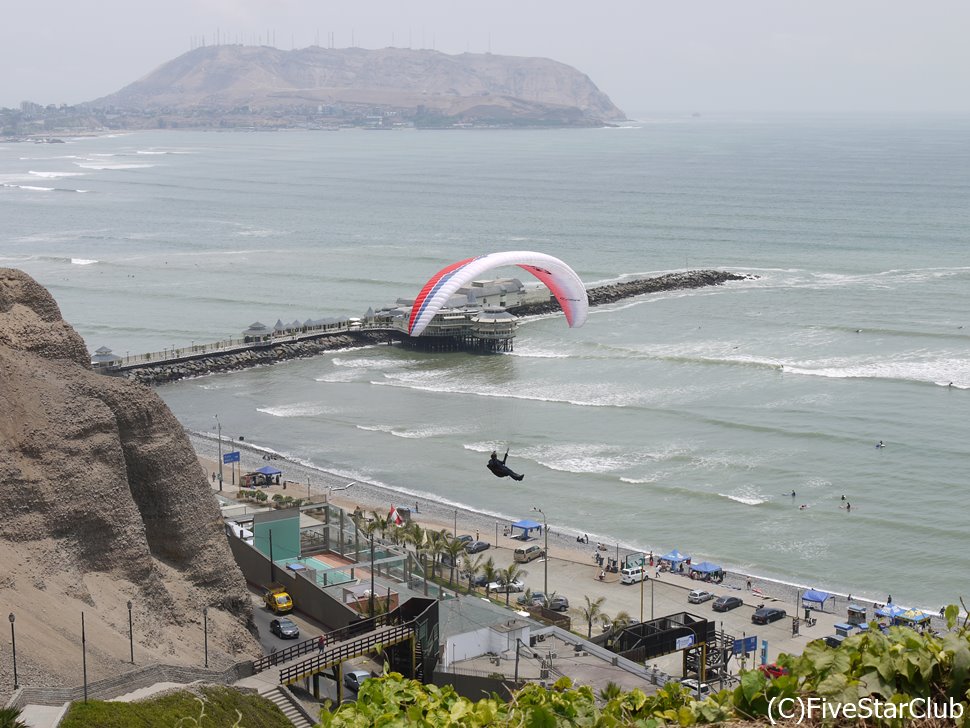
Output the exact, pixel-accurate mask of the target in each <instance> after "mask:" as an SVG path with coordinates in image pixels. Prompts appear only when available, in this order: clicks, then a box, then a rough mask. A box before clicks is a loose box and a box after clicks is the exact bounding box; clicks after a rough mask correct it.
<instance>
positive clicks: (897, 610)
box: [876, 603, 909, 621]
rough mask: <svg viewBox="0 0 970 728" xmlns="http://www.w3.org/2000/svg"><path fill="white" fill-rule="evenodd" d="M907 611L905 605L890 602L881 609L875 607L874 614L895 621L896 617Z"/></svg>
mask: <svg viewBox="0 0 970 728" xmlns="http://www.w3.org/2000/svg"><path fill="white" fill-rule="evenodd" d="M907 611H909V610H907V609H906V607H897V606H896V605H895V604H892V603H890V604H887V605H886V606H884V607H882V608H881V609H877V610H876V614H877V615H878V616H880V617H889V618H890V619H891V620H893V621H895V620H896V617H898V616H899V615H900V614H903V613H904V612H907Z"/></svg>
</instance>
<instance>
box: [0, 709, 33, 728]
mask: <svg viewBox="0 0 970 728" xmlns="http://www.w3.org/2000/svg"><path fill="white" fill-rule="evenodd" d="M20 713H21V709H20V708H0V728H27V724H26V723H25V722H24V721H22V720H21V719H20Z"/></svg>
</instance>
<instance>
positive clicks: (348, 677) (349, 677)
mask: <svg viewBox="0 0 970 728" xmlns="http://www.w3.org/2000/svg"><path fill="white" fill-rule="evenodd" d="M369 679H370V673H369V672H367V670H348V671H347V672H345V673H344V686H346V687H347V688H348V689H349V690H353V691H354V692H355V693H356V692H357V691H358V690H360V686H361V685H363V684H364V680H369Z"/></svg>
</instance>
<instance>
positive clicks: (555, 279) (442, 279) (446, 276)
mask: <svg viewBox="0 0 970 728" xmlns="http://www.w3.org/2000/svg"><path fill="white" fill-rule="evenodd" d="M509 265H517V266H519V267H520V268H522V269H523V270H525V271H528V272H529V273H531V274H532V275H534V276H535V277H536V278H538V279H539V280H540V281H542V283H544V284H545V285H546V287H547V288H548V289H549V290H550V291H551V292H552V295H553V296H554V297H555V299H556V300H557V301H558V302H559V305H560V306H561V307H562V310H563V313H564V314H565V315H566V322H567V323H568V324H569V325H570V327H578V326H582V325H583V324H584V323H585V322H586V315H587V313H588V310H589V298H588V297H587V295H586V286H585V285H583V282H582V280H580V278H579V276H578V275H576V272H575V271H574V270H573V269H572V268H570V267H569V266H568V265H566V264H565V263H563V262H562V261H561V260H559V259H558V258H554V257H553V256H551V255H546V254H545V253H535V252H532V251H529V250H511V251H508V252H504V253H489V254H488V255H480V256H478V257H476V258H466V259H465V260H460V261H458V262H457V263H452V264H451V265H448V266H445V267H444V268H442V269H441V270H440V271H438V272H437V273H435V274H434V275H433V276H432V277H431V279H430V280H429V281H428V282H427V283H425V284H424V287H422V288H421V292H420V293H419V294H418V296H417V298H416V299H415V300H414V305H413V306H412V307H411V318H410V321H409V322H408V333H409V334H410V335H411V336H420V335H421V332H422V331H424V329H425V327H426V326H427V325H428V324H429V323H431V320H432V319H433V318H434V317H435V314H436V313H438V311H439V310H440V309H441V307H442V306H444V305H445V303H447V301H448V299H449V298H451V297H452V296H453V295H454V294H455V292H456V291H457V290H458V289H459V288H461V287H462V286H465V285H467V284H468V283H471V282H472V281H473V280H475V279H476V278H478V277H479V276H481V275H482V274H483V273H485V272H486V271H489V270H492V269H493V268H501V267H503V266H509Z"/></svg>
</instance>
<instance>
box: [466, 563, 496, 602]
mask: <svg viewBox="0 0 970 728" xmlns="http://www.w3.org/2000/svg"><path fill="white" fill-rule="evenodd" d="M483 558H484V554H479V555H478V556H476V557H475V558H474V559H473V558H471V557H470V556H469V557H468V558H467V559H465V575H466V576H467V577H468V593H469V594H471V593H472V582H473V581H475V577H476V576H478V574H479V572H481V571H482V569H483V568H484V567H485V565H484V564H483V563H482V559H483ZM489 560H491V557H489Z"/></svg>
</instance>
